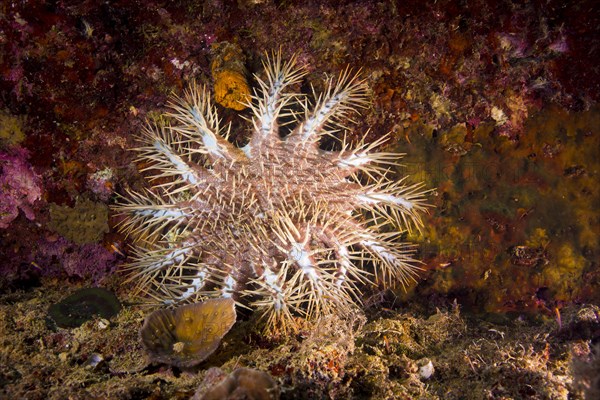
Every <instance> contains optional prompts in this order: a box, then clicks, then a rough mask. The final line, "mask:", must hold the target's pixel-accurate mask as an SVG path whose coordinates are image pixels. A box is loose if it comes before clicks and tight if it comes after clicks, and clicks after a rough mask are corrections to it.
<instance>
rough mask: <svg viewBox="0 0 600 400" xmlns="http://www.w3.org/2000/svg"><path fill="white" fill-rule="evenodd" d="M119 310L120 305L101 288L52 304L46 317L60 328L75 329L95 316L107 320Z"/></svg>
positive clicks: (82, 292)
mask: <svg viewBox="0 0 600 400" xmlns="http://www.w3.org/2000/svg"><path fill="white" fill-rule="evenodd" d="M120 310H121V303H120V302H119V299H118V298H117V296H115V295H114V294H113V293H112V292H110V291H108V290H106V289H102V288H85V289H80V290H78V291H76V292H75V293H73V294H72V295H70V296H68V297H67V298H65V299H63V300H62V301H60V302H58V303H56V304H52V305H51V306H50V308H49V309H48V316H49V317H50V319H51V321H53V322H54V323H55V324H56V325H57V326H59V327H61V328H77V327H78V326H81V325H82V324H83V323H84V322H86V321H88V320H90V319H92V318H94V317H95V316H100V317H102V318H106V319H108V318H111V317H113V316H115V315H117V314H118V313H119V311H120Z"/></svg>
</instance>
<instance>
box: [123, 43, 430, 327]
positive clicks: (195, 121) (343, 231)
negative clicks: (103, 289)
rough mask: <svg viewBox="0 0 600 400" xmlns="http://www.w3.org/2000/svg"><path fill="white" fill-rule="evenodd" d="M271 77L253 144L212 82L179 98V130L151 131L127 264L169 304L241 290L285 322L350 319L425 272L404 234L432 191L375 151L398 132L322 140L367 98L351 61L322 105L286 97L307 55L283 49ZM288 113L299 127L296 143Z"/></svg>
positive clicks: (258, 105) (133, 198)
mask: <svg viewBox="0 0 600 400" xmlns="http://www.w3.org/2000/svg"><path fill="white" fill-rule="evenodd" d="M265 72H266V79H264V80H263V79H261V78H259V77H257V78H256V79H257V81H258V84H259V88H258V90H256V91H255V93H254V95H253V96H252V100H251V103H250V104H248V106H249V107H251V109H252V111H253V116H252V120H251V122H252V127H253V133H252V136H251V138H250V140H249V143H248V144H246V145H245V146H244V147H242V148H238V147H236V146H235V145H233V144H232V143H230V142H229V141H228V140H227V137H228V133H229V131H228V130H226V129H223V127H221V126H220V121H219V118H218V115H217V111H216V109H215V107H214V106H213V105H212V103H211V101H210V96H209V94H208V93H207V91H206V89H202V88H198V87H197V86H196V85H192V86H191V88H190V89H189V90H188V91H187V92H186V94H185V97H184V98H179V97H176V98H175V99H174V100H173V102H172V103H171V104H170V107H171V112H170V113H168V114H167V116H168V117H169V118H170V119H171V121H172V124H167V125H165V126H154V125H150V126H148V127H147V128H146V129H145V131H144V132H143V134H142V135H141V137H140V139H141V141H142V142H143V145H142V146H141V147H140V148H138V149H137V151H138V152H139V153H140V158H139V160H140V161H141V162H142V163H144V165H145V167H144V168H143V171H146V172H148V173H150V174H151V176H150V181H151V182H152V183H153V188H152V189H151V190H146V191H144V192H133V191H129V193H128V199H127V198H123V199H122V200H121V201H120V203H119V204H117V205H116V206H115V209H116V211H117V212H119V213H120V214H123V215H124V216H125V219H124V221H123V222H122V224H121V230H122V231H123V232H125V233H127V234H130V235H131V236H133V237H134V238H135V239H136V248H135V249H134V251H133V252H134V254H133V261H131V262H130V263H129V264H128V265H127V266H125V268H124V270H125V271H126V272H127V273H128V274H129V277H130V280H131V281H133V282H135V285H136V287H137V291H136V294H141V293H143V294H145V295H147V297H149V298H151V299H153V300H154V302H155V303H159V304H162V305H171V304H177V303H182V302H194V301H198V300H200V299H203V298H206V297H231V298H234V299H235V300H236V302H237V304H239V305H243V306H248V307H251V308H255V309H257V310H259V311H260V312H261V313H262V314H263V315H264V317H265V318H266V326H267V329H272V328H280V329H284V330H285V329H286V328H290V327H293V326H294V325H295V318H294V317H295V316H301V317H305V318H309V319H310V318H316V317H319V316H321V315H325V314H329V313H337V314H340V315H343V314H345V313H346V312H347V311H348V310H350V309H351V308H352V306H353V305H354V304H356V303H360V295H361V293H360V290H359V285H362V284H365V283H374V284H375V283H376V284H379V283H382V284H387V285H394V284H396V283H398V282H399V283H400V284H402V285H406V284H407V283H408V282H409V281H411V280H414V277H415V276H416V272H417V270H418V266H417V262H416V261H415V260H414V259H413V257H412V256H413V254H414V247H413V246H412V245H410V244H407V243H403V242H402V240H401V239H402V235H403V233H404V232H405V231H407V230H411V229H414V228H420V227H421V226H422V221H421V217H420V214H421V212H422V211H424V210H425V209H426V207H427V205H426V202H425V194H426V193H427V191H426V190H424V189H423V185H422V184H420V183H418V184H407V182H406V178H402V179H400V180H392V179H391V178H390V177H389V175H390V170H391V169H392V168H393V167H394V166H396V165H398V160H399V159H400V158H401V154H396V153H386V152H375V151H374V150H375V149H376V148H377V147H378V146H380V145H381V144H382V143H383V142H384V141H385V140H386V139H385V138H382V139H380V140H377V141H375V142H373V143H364V140H363V141H362V143H361V144H360V145H359V146H358V147H356V148H354V149H351V148H350V145H349V143H348V141H347V140H346V139H345V137H344V139H343V140H341V150H340V151H326V150H323V149H321V148H320V147H319V144H320V139H321V138H322V137H324V136H334V134H335V133H336V132H338V131H339V130H340V129H344V128H346V125H347V124H348V123H349V122H351V119H350V114H351V113H352V112H355V111H356V109H357V108H361V107H364V106H365V105H366V104H367V98H366V97H367V93H368V91H367V86H366V83H365V81H364V80H361V79H360V78H359V77H358V76H357V75H353V74H352V73H351V72H350V70H348V69H346V70H345V71H343V72H342V73H341V74H340V76H339V77H338V79H337V80H335V79H330V80H329V81H328V82H327V88H326V90H325V92H324V93H322V94H321V95H319V96H318V97H316V101H315V104H312V105H311V104H310V102H309V101H308V100H307V99H306V98H305V97H303V96H302V95H301V94H298V93H286V92H285V90H286V89H287V88H289V87H292V86H294V85H296V84H298V83H299V82H300V81H301V80H302V78H303V77H304V76H305V74H306V71H305V70H304V69H303V68H300V67H298V66H297V65H296V60H295V58H292V59H291V60H290V61H288V62H285V63H284V62H282V59H281V55H280V54H276V55H274V56H272V57H271V58H269V59H268V61H267V62H266V63H265ZM282 120H285V121H286V122H287V123H294V124H295V127H293V128H292V129H291V130H290V133H289V134H287V135H286V136H285V137H282V134H281V132H280V125H279V123H280V122H281V121H282ZM290 121H291V122H290Z"/></svg>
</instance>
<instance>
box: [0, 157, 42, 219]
mask: <svg viewBox="0 0 600 400" xmlns="http://www.w3.org/2000/svg"><path fill="white" fill-rule="evenodd" d="M41 195H42V190H41V188H40V182H39V178H38V176H37V175H36V174H35V172H33V170H32V168H31V165H30V164H29V162H28V161H27V151H25V150H23V149H21V148H14V149H11V150H9V151H0V228H1V229H4V228H8V226H9V225H10V223H11V222H12V221H13V220H14V219H15V218H17V216H18V215H19V209H20V210H21V211H23V213H24V214H25V216H26V217H27V219H29V220H34V219H35V214H34V211H33V208H32V206H33V203H34V202H35V201H36V200H39V199H40V197H41Z"/></svg>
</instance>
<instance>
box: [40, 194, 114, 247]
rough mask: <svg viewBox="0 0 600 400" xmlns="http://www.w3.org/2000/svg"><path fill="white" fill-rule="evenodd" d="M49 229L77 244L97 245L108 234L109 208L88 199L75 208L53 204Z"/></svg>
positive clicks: (78, 201) (79, 201)
mask: <svg viewBox="0 0 600 400" xmlns="http://www.w3.org/2000/svg"><path fill="white" fill-rule="evenodd" d="M48 227H49V228H50V229H51V230H53V231H55V232H57V233H60V234H61V235H62V236H64V237H65V238H67V239H69V240H70V241H72V242H75V243H77V244H86V243H96V242H99V241H100V240H102V237H103V236H104V234H105V233H107V232H108V207H107V206H106V205H105V204H103V203H95V202H93V201H91V200H87V199H78V200H77V202H76V204H75V207H68V206H59V205H57V204H54V203H52V204H50V222H49V223H48Z"/></svg>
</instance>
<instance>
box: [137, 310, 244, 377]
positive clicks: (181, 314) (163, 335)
mask: <svg viewBox="0 0 600 400" xmlns="http://www.w3.org/2000/svg"><path fill="white" fill-rule="evenodd" d="M235 320H236V313H235V302H234V301H233V299H231V298H221V299H210V300H206V301H204V302H202V303H195V304H188V305H185V306H181V307H178V308H175V309H173V310H157V311H155V312H153V313H152V314H150V315H149V316H148V317H146V320H145V321H144V325H143V326H142V329H141V330H140V337H141V339H142V344H143V345H144V348H145V349H146V352H147V353H148V355H149V356H150V359H151V360H152V361H153V362H160V363H166V364H171V365H175V366H176V367H180V368H181V367H183V368H186V367H193V366H194V365H196V364H199V363H200V362H202V361H203V360H205V359H206V358H207V357H208V356H210V355H211V354H212V353H213V352H214V351H215V350H216V349H217V347H218V346H219V343H220V342H221V339H222V338H223V336H225V334H226V333H227V332H229V330H230V329H231V327H232V326H233V324H234V323H235Z"/></svg>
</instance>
